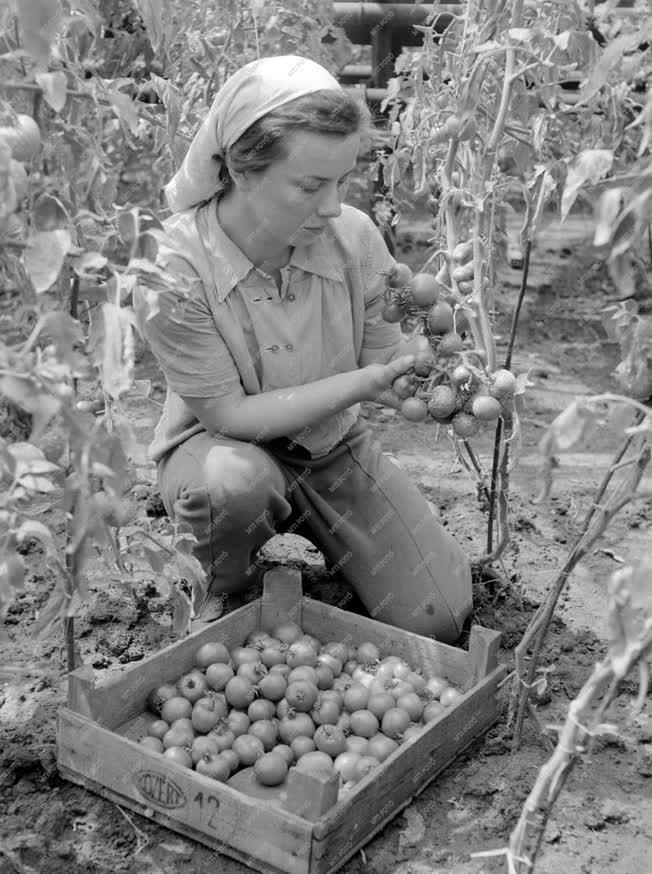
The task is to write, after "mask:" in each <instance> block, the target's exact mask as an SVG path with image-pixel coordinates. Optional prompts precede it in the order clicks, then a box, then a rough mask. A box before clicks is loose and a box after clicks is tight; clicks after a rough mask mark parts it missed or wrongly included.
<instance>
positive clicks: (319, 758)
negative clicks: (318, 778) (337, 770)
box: [296, 750, 334, 774]
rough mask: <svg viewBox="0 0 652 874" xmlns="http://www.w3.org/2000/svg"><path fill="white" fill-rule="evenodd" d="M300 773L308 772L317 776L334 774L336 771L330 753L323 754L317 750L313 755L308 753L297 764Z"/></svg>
mask: <svg viewBox="0 0 652 874" xmlns="http://www.w3.org/2000/svg"><path fill="white" fill-rule="evenodd" d="M296 767H297V769H298V770H299V771H308V772H312V773H317V774H324V773H326V774H332V773H333V771H334V768H333V760H332V759H331V757H330V756H329V755H328V753H322V752H321V751H320V750H315V751H314V752H311V753H306V754H305V755H304V756H301V758H300V759H299V761H298V762H297V764H296Z"/></svg>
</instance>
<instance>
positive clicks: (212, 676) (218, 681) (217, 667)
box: [206, 662, 235, 692]
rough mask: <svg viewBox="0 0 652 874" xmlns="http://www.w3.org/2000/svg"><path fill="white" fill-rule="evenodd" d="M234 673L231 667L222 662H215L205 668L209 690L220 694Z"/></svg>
mask: <svg viewBox="0 0 652 874" xmlns="http://www.w3.org/2000/svg"><path fill="white" fill-rule="evenodd" d="M234 676H235V674H234V671H233V668H232V667H231V665H226V664H224V663H222V662H215V663H213V664H212V665H209V666H208V667H207V668H206V682H207V684H208V688H209V689H213V690H214V691H216V692H222V691H224V689H225V688H226V684H227V683H228V682H229V680H230V679H231V678H232V677H234Z"/></svg>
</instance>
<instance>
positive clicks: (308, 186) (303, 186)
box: [301, 185, 321, 194]
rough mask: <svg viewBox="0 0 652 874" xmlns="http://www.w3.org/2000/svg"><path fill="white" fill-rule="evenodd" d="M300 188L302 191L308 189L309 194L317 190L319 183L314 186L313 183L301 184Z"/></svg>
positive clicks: (319, 186)
mask: <svg viewBox="0 0 652 874" xmlns="http://www.w3.org/2000/svg"><path fill="white" fill-rule="evenodd" d="M301 188H302V190H303V191H308V192H310V193H311V194H314V193H315V192H316V191H319V189H320V188H321V185H317V186H316V187H315V186H314V185H312V186H311V185H302V186H301Z"/></svg>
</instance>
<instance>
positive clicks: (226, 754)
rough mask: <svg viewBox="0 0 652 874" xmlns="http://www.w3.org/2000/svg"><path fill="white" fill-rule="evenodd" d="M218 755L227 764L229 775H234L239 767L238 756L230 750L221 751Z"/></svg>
mask: <svg viewBox="0 0 652 874" xmlns="http://www.w3.org/2000/svg"><path fill="white" fill-rule="evenodd" d="M220 755H221V756H222V758H223V759H224V761H225V762H226V763H227V764H228V766H229V772H230V773H231V774H234V773H235V772H236V771H237V770H238V768H239V767H240V759H239V758H238V756H237V755H236V754H235V753H234V752H233V750H231V749H229V750H222V752H221V753H220Z"/></svg>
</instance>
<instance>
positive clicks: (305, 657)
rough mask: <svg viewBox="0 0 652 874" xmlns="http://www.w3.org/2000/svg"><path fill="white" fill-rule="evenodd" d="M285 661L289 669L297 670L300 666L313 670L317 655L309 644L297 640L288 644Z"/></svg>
mask: <svg viewBox="0 0 652 874" xmlns="http://www.w3.org/2000/svg"><path fill="white" fill-rule="evenodd" d="M285 661H286V663H287V664H288V665H289V666H290V667H291V668H298V667H300V666H302V665H307V666H309V667H311V668H314V666H315V665H316V664H317V653H316V652H315V650H314V649H313V648H312V646H311V645H310V644H309V643H307V642H306V641H304V640H299V641H297V642H296V643H292V644H290V646H289V647H288V651H287V653H286V655H285Z"/></svg>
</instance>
